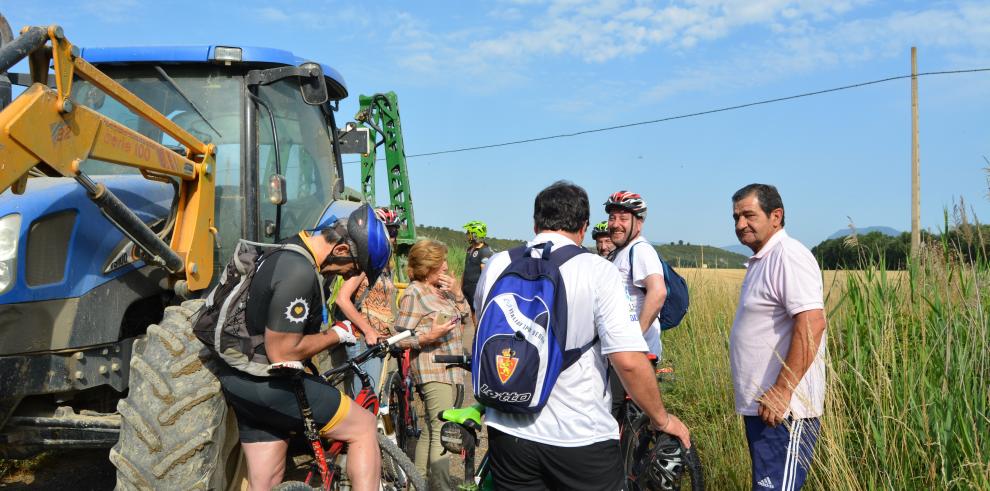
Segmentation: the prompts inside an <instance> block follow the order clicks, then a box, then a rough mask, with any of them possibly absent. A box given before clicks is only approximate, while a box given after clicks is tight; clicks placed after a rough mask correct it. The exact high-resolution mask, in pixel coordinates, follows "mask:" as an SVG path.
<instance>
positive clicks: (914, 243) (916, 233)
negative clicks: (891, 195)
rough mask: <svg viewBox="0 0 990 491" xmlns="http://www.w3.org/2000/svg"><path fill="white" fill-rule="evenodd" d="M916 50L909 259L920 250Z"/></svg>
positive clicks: (915, 53) (915, 57)
mask: <svg viewBox="0 0 990 491" xmlns="http://www.w3.org/2000/svg"><path fill="white" fill-rule="evenodd" d="M918 153H919V152H918V48H916V47H914V46H912V47H911V257H917V255H918V251H919V250H920V249H921V171H920V164H919V162H918V160H919V155H918Z"/></svg>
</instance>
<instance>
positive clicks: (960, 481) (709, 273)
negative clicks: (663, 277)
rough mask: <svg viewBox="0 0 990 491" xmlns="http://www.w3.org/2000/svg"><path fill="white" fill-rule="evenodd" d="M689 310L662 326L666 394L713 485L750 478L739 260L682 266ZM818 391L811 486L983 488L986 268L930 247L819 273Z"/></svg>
mask: <svg viewBox="0 0 990 491" xmlns="http://www.w3.org/2000/svg"><path fill="white" fill-rule="evenodd" d="M682 274H683V275H684V276H685V278H686V279H687V280H688V282H689V285H690V288H691V291H692V298H691V310H690V312H689V314H688V316H687V318H686V320H685V324H682V326H681V327H678V328H677V329H675V330H673V331H669V332H668V333H666V334H665V335H664V347H665V350H664V356H665V363H669V364H672V365H673V366H674V367H675V369H676V373H677V379H676V382H674V383H673V384H670V385H669V386H665V387H663V389H664V397H665V400H666V402H667V404H668V406H669V407H670V409H671V410H672V411H674V412H675V413H677V414H679V415H680V416H681V417H682V419H684V420H685V421H686V422H687V423H688V425H689V426H690V427H691V428H692V430H693V431H694V438H695V439H696V441H697V443H698V446H699V449H700V450H701V455H702V457H703V459H704V463H705V466H706V469H705V471H706V477H707V480H708V482H710V483H711V484H712V485H713V489H745V488H748V487H749V457H748V454H747V448H746V442H745V439H744V436H743V428H742V422H741V419H740V417H739V416H737V415H735V414H734V411H733V396H732V381H731V379H730V374H729V366H728V340H729V330H730V328H731V325H732V319H733V316H734V313H735V309H736V302H737V298H738V294H739V289H740V285H741V282H742V278H743V275H744V271H742V270H735V271H733V270H718V271H713V270H701V269H694V270H692V269H685V270H683V272H682ZM824 280H825V285H826V286H825V288H826V304H827V315H828V331H827V339H828V373H829V379H828V397H827V401H826V414H825V416H824V417H823V424H822V426H823V433H822V436H821V439H820V441H819V444H818V446H817V448H816V451H815V458H814V464H813V470H812V476H811V478H810V479H809V483H808V488H810V489H851V490H856V489H990V463H988V461H990V388H988V385H990V328H988V318H990V289H988V287H990V271H988V268H987V267H986V266H985V265H984V266H980V267H974V266H972V265H964V264H960V262H959V261H958V260H956V259H954V257H953V256H952V255H951V254H944V253H941V252H938V251H937V249H933V252H932V253H930V254H928V255H926V256H925V257H924V258H923V259H922V260H921V261H919V262H918V263H917V264H915V265H914V266H913V267H912V269H910V270H909V271H904V272H886V271H884V270H883V268H882V267H876V268H871V269H869V270H866V271H857V272H834V271H828V272H825V274H824Z"/></svg>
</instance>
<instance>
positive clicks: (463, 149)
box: [344, 68, 990, 164]
mask: <svg viewBox="0 0 990 491" xmlns="http://www.w3.org/2000/svg"><path fill="white" fill-rule="evenodd" d="M975 72H990V68H972V69H967V70H944V71H938V72H924V73H919V74H918V76H919V77H925V76H929V75H957V74H961V73H975ZM905 78H911V75H910V74H909V75H898V76H896V77H887V78H881V79H878V80H870V81H868V82H860V83H856V84H852V85H843V86H841V87H833V88H831V89H824V90H816V91H814V92H805V93H802V94H796V95H789V96H785V97H776V98H773V99H764V100H760V101H756V102H748V103H746V104H737V105H735V106H726V107H720V108H717V109H709V110H707V111H698V112H693V113H687V114H679V115H676V116H667V117H665V118H660V119H651V120H647V121H637V122H635V123H625V124H619V125H615V126H606V127H603V128H594V129H590V130H582V131H575V132H571V133H559V134H555V135H547V136H540V137H536V138H526V139H522V140H512V141H507V142H501V143H491V144H488V145H477V146H472V147H460V148H452V149H449V150H438V151H436V152H426V153H417V154H412V155H406V158H407V159H409V158H414V157H429V156H433V155H444V154H448V153H460V152H470V151H474V150H484V149H488V148H498V147H508V146H512V145H521V144H524V143H533V142H539V141H546V140H556V139H560V138H571V137H575V136H581V135H588V134H591V133H601V132H604V131H614V130H621V129H624V128H632V127H634V126H645V125H650V124H657V123H664V122H667V121H674V120H676V119H686V118H694V117H698V116H705V115H708V114H715V113H721V112H726V111H735V110H737V109H745V108H748V107H753V106H760V105H764V104H773V103H775V102H783V101H790V100H794V99H801V98H803V97H811V96H816V95H822V94H828V93H831V92H839V91H843V90H849V89H856V88H859V87H866V86H868V85H876V84H882V83H886V82H892V81H894V80H903V79H905ZM378 160H380V161H381V160H385V159H384V158H380V159H378ZM358 162H359V161H351V162H344V163H345V164H355V163H358Z"/></svg>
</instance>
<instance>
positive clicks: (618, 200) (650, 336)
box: [605, 191, 667, 418]
mask: <svg viewBox="0 0 990 491" xmlns="http://www.w3.org/2000/svg"><path fill="white" fill-rule="evenodd" d="M605 213H608V229H609V234H610V237H611V239H612V243H613V244H614V247H615V251H613V252H612V263H613V264H615V267H616V268H618V269H619V274H620V276H622V280H623V282H624V284H625V289H626V292H625V293H626V301H628V302H629V307H630V311H631V313H632V314H631V315H632V316H633V317H632V318H631V319H630V320H633V321H637V322H639V328H640V330H641V331H642V332H643V337H644V338H645V339H646V345H647V346H648V347H649V349H650V353H651V354H653V355H654V356H655V357H656V361H659V359H660V355H661V354H662V352H663V345H661V344H660V321H659V320H658V319H657V316H658V315H660V309H661V308H662V307H663V302H664V300H665V299H666V298H667V285H666V284H665V283H664V278H663V265H662V264H661V263H660V256H659V255H657V253H656V251H655V250H654V249H653V245H652V244H650V242H649V241H648V240H646V238H645V237H643V235H642V231H643V223H644V222H645V221H646V201H645V200H643V197H642V196H640V195H638V194H636V193H631V192H629V191H617V192H615V193H612V195H611V196H609V197H608V201H606V202H605ZM634 249H635V250H634ZM610 386H611V388H612V415H613V416H615V417H616V418H619V417H620V416H621V415H620V414H619V413H620V411H621V408H622V401H623V399H624V398H625V388H624V387H622V383H621V382H619V380H618V377H616V376H614V374H613V376H612V377H610Z"/></svg>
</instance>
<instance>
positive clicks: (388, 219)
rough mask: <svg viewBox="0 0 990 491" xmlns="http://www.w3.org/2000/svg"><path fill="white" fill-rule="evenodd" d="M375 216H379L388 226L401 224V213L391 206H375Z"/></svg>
mask: <svg viewBox="0 0 990 491" xmlns="http://www.w3.org/2000/svg"><path fill="white" fill-rule="evenodd" d="M375 216H377V217H378V219H379V220H381V221H382V223H384V224H385V226H386V227H397V226H399V214H398V213H396V212H395V210H392V209H391V208H388V207H385V206H382V207H380V208H375Z"/></svg>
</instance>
